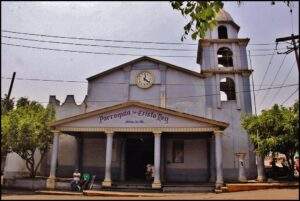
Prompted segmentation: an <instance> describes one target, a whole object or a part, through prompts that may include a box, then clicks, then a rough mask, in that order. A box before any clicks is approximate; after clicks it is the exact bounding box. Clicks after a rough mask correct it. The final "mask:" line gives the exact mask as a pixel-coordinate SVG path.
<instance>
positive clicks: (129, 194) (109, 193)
mask: <svg viewBox="0 0 300 201" xmlns="http://www.w3.org/2000/svg"><path fill="white" fill-rule="evenodd" d="M83 194H84V195H87V196H109V197H163V196H164V195H163V194H160V193H137V192H120V191H102V190H101V191H93V190H86V191H83Z"/></svg>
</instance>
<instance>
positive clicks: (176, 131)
mask: <svg viewBox="0 0 300 201" xmlns="http://www.w3.org/2000/svg"><path fill="white" fill-rule="evenodd" d="M217 21H218V25H217V27H216V28H215V29H213V30H212V31H208V33H207V34H206V37H205V38H204V39H200V40H199V45H198V53H197V63H198V64H199V65H200V71H199V72H196V71H191V70H187V69H186V68H183V67H179V66H176V65H173V64H169V63H166V62H163V61H160V60H157V59H153V58H150V57H147V56H144V57H141V58H138V59H135V60H132V61H129V62H127V63H124V64H122V65H119V66H117V67H114V68H111V69H109V70H107V71H104V72H102V73H99V74H97V75H94V76H92V77H89V78H87V80H88V91H87V95H86V97H85V99H84V101H83V103H81V104H80V105H78V104H76V103H75V100H74V96H73V95H68V96H67V98H66V100H65V101H64V103H63V104H60V101H58V100H57V99H56V98H55V96H50V100H49V104H52V105H53V106H54V107H55V110H56V121H55V122H54V123H53V124H52V125H51V127H52V129H53V133H54V138H53V146H52V149H51V150H50V151H49V154H48V157H47V158H46V159H45V160H44V161H43V164H42V167H41V172H44V174H45V175H47V176H49V178H48V181H47V186H48V187H49V188H55V181H56V178H58V177H59V178H61V177H63V178H70V177H72V174H73V171H74V170H75V168H78V169H79V170H80V171H81V172H89V173H91V174H92V175H96V180H95V182H96V183H97V182H98V183H99V184H101V185H102V186H103V187H111V186H113V185H114V183H117V182H128V183H130V182H144V181H145V169H146V165H147V164H153V166H154V170H155V171H154V181H153V183H152V184H151V186H152V188H158V189H159V188H162V187H163V186H164V185H166V184H170V183H187V184H188V183H214V184H215V185H216V187H217V188H220V187H221V186H222V185H223V184H224V182H227V181H245V180H247V179H254V178H256V176H257V167H256V163H255V153H254V150H253V146H252V145H251V143H250V140H249V138H248V135H247V133H246V132H245V131H244V130H243V129H242V127H241V124H240V120H241V115H242V114H243V113H252V106H251V93H250V81H249V77H250V75H251V73H252V70H249V66H248V63H247V54H246V46H247V44H248V42H249V40H250V39H249V38H238V31H239V28H240V27H239V26H238V25H237V24H236V23H235V22H234V21H233V19H232V18H231V16H230V15H229V14H228V13H227V12H226V11H224V10H221V11H220V13H219V14H218V17H217ZM223 98H225V99H223ZM16 160H17V158H16V157H15V156H13V155H11V157H7V161H6V163H7V164H6V167H5V170H4V175H7V176H12V175H17V174H18V172H22V171H24V170H20V168H19V167H20V165H16Z"/></svg>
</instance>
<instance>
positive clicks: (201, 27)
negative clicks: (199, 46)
mask: <svg viewBox="0 0 300 201" xmlns="http://www.w3.org/2000/svg"><path fill="white" fill-rule="evenodd" d="M171 5H172V7H173V9H175V10H179V11H180V12H181V14H182V15H183V16H189V17H190V20H189V23H188V24H186V25H185V26H184V34H183V36H182V37H181V41H183V40H184V39H185V38H186V35H188V34H189V32H190V31H192V32H193V33H192V35H191V37H192V39H194V40H196V39H197V37H199V38H204V36H205V32H206V31H207V30H208V29H212V28H213V27H214V26H215V25H216V20H215V17H216V14H217V13H218V12H219V10H220V9H221V8H223V3H222V2H221V1H187V2H183V1H171Z"/></svg>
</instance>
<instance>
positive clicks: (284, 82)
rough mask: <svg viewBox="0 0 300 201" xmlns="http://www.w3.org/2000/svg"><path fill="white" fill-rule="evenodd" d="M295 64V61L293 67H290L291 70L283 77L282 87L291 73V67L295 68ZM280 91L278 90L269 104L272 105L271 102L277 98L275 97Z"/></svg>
mask: <svg viewBox="0 0 300 201" xmlns="http://www.w3.org/2000/svg"><path fill="white" fill-rule="evenodd" d="M295 64H296V61H295V62H294V63H293V65H292V66H291V68H290V70H289V72H288V74H287V75H286V76H285V78H284V80H283V82H282V84H281V85H284V84H285V82H286V81H287V78H288V77H289V76H290V74H291V72H292V70H293V67H294V66H295ZM280 91H281V88H279V89H278V91H277V92H276V93H275V94H274V96H273V98H272V99H271V102H270V103H272V102H273V101H274V100H275V98H276V97H277V95H278V94H279V92H280Z"/></svg>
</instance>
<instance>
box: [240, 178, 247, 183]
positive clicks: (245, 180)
mask: <svg viewBox="0 0 300 201" xmlns="http://www.w3.org/2000/svg"><path fill="white" fill-rule="evenodd" d="M239 182H248V180H247V179H246V178H239Z"/></svg>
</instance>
